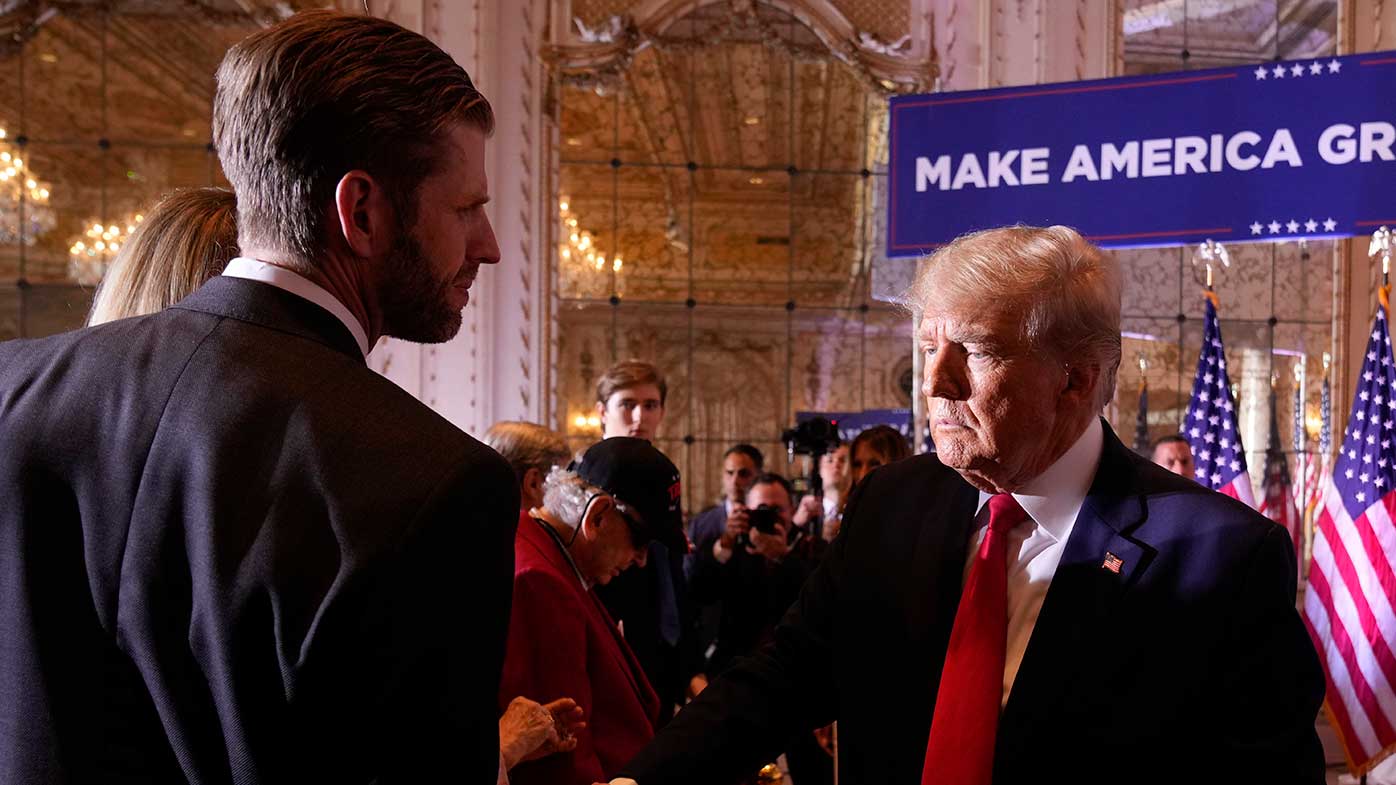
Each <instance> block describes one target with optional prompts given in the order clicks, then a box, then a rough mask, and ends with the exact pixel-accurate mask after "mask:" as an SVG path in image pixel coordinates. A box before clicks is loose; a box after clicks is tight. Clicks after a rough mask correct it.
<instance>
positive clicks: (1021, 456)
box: [917, 298, 1067, 493]
mask: <svg viewBox="0 0 1396 785" xmlns="http://www.w3.org/2000/svg"><path fill="white" fill-rule="evenodd" d="M1026 305H1027V304H1026V303H1022V302H1018V303H1014V302H1005V301H1003V300H1001V299H1000V300H997V301H992V302H978V303H974V304H963V303H950V304H946V303H940V302H936V301H935V298H933V299H932V301H931V302H929V303H928V304H927V306H926V310H925V315H924V316H923V317H922V319H921V324H920V326H919V327H918V329H917V344H918V347H919V350H920V351H921V352H922V353H923V357H924V375H923V379H922V386H921V391H922V394H924V395H925V396H926V399H927V411H928V414H929V420H930V424H931V438H932V439H933V440H934V441H935V445H936V454H937V456H938V457H939V458H940V461H941V463H944V464H945V465H947V466H949V467H950V468H952V469H955V470H956V471H958V472H959V473H960V474H961V476H963V477H964V478H965V479H966V480H967V481H968V482H969V483H970V484H971V485H974V486H975V487H977V488H979V489H980V490H983V491H988V492H990V493H1002V492H1008V491H1012V490H1015V489H1016V488H1018V487H1019V486H1021V485H1022V484H1023V483H1025V482H1027V481H1028V480H1030V479H1032V478H1033V477H1035V476H1037V475H1038V474H1040V473H1041V472H1042V471H1044V470H1045V469H1046V468H1047V467H1048V466H1049V465H1051V460H1053V459H1054V456H1052V455H1050V454H1048V453H1049V451H1050V449H1051V447H1050V446H1049V445H1048V444H1047V439H1048V435H1049V433H1050V432H1051V429H1052V425H1053V423H1054V422H1055V420H1056V419H1057V416H1058V404H1059V401H1060V396H1061V393H1062V392H1063V391H1064V389H1065V387H1066V383H1067V372H1066V368H1065V366H1064V365H1063V364H1062V363H1058V362H1054V361H1052V360H1050V359H1048V358H1047V357H1046V356H1045V355H1044V353H1043V352H1040V351H1036V350H1035V349H1034V348H1033V347H1032V346H1030V345H1029V343H1028V341H1027V339H1026V337H1025V336H1024V335H1023V331H1022V327H1021V324H1022V319H1023V314H1024V313H1026V312H1027V308H1026Z"/></svg>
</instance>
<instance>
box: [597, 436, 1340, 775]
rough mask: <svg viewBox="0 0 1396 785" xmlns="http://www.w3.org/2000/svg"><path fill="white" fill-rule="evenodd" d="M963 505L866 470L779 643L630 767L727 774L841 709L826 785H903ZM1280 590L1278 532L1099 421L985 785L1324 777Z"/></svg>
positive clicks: (942, 626)
mask: <svg viewBox="0 0 1396 785" xmlns="http://www.w3.org/2000/svg"><path fill="white" fill-rule="evenodd" d="M977 501H978V492H977V491H976V490H975V489H974V488H973V487H971V486H970V485H968V484H966V483H965V482H964V481H963V480H961V479H960V477H959V475H958V474H956V473H955V472H953V471H951V470H950V469H947V468H945V467H944V466H942V465H941V464H940V463H939V461H938V460H937V459H936V458H935V456H933V455H926V456H920V457H916V458H912V459H909V460H906V461H901V462H898V463H894V464H891V465H889V466H886V467H883V468H881V469H878V470H877V471H875V472H873V473H872V474H871V475H869V477H868V478H867V479H866V480H865V481H864V482H863V483H862V484H861V486H860V489H859V490H858V491H857V492H855V494H854V496H853V498H852V499H851V500H850V503H849V507H848V510H847V514H846V515H845V517H844V523H843V529H842V532H841V533H840V536H839V537H838V539H837V540H836V541H835V542H834V543H833V544H832V546H831V547H830V550H829V553H828V555H827V556H826V557H825V560H824V562H823V563H822V564H821V565H820V567H819V569H818V570H816V571H815V573H814V575H812V576H811V578H810V580H809V582H808V583H807V584H806V586H805V589H804V591H803V593H802V594H801V597H800V599H799V601H798V602H796V603H795V605H794V606H792V607H791V609H790V611H789V613H788V614H787V615H786V617H785V619H784V620H783V621H782V623H781V625H780V626H779V627H778V628H777V630H776V635H775V641H774V643H773V644H771V645H770V646H767V647H766V648H765V649H763V650H762V651H761V652H760V653H759V654H758V655H757V656H755V657H751V658H748V659H746V660H744V661H742V662H740V663H738V664H737V665H736V666H734V667H733V668H732V669H731V670H729V671H728V672H727V674H725V675H724V676H723V677H722V678H720V679H718V680H717V681H716V682H715V683H714V684H713V685H712V686H710V687H709V688H708V689H707V691H705V692H704V693H703V695H702V696H700V697H699V699H698V700H696V701H694V702H693V703H690V704H689V705H688V706H687V707H686V708H685V709H684V711H682V712H681V713H680V714H679V716H678V717H676V718H675V719H674V721H673V722H672V723H671V724H670V725H669V727H668V728H666V729H665V730H664V731H663V732H661V733H660V734H659V736H658V737H657V738H656V739H655V741H654V742H653V743H652V744H651V745H650V746H649V747H648V748H646V749H645V751H644V752H642V753H641V754H640V755H639V756H638V757H637V758H636V759H635V760H634V761H632V762H631V763H630V764H628V765H627V766H626V768H625V770H624V774H625V776H630V777H634V778H635V779H636V780H637V781H638V782H639V783H640V785H685V784H686V783H694V784H695V785H697V784H698V783H705V784H707V785H719V784H720V783H730V782H735V781H736V780H737V779H739V778H740V777H741V776H742V775H744V774H746V773H747V772H750V771H751V770H753V769H754V768H755V767H756V766H757V765H759V764H760V762H762V761H768V760H771V759H772V758H773V757H774V755H775V753H776V752H777V751H778V747H779V746H780V744H781V743H782V742H783V741H784V740H785V739H786V738H788V737H789V734H790V733H791V732H792V730H795V729H799V728H813V727H816V726H819V725H822V724H824V723H827V722H829V721H830V720H834V719H837V720H838V721H839V741H840V761H839V762H840V768H841V779H842V781H844V782H852V783H897V784H898V785H911V784H913V783H918V782H920V777H921V768H922V762H923V759H924V755H925V749H926V740H927V736H928V734H929V730H930V724H931V714H932V711H933V709H934V702H935V695H936V690H937V688H938V686H939V680H940V672H941V668H942V666H943V664H944V658H945V648H946V644H947V642H948V640H949V637H950V630H951V626H952V625H953V623H954V616H955V610H956V607H957V605H958V603H959V598H960V590H961V582H962V580H963V575H964V567H965V560H966V558H967V555H968V551H967V548H968V544H969V538H970V533H971V527H972V525H973V524H972V522H973V518H974V514H975V511H976V506H977V504H976V502H977ZM1107 553H1111V554H1114V555H1115V556H1117V557H1119V558H1120V559H1122V560H1123V566H1122V567H1121V569H1120V571H1119V573H1118V574H1116V573H1114V572H1111V571H1110V570H1107V569H1103V568H1102V563H1103V561H1104V560H1105V557H1106V554H1107ZM1294 595H1295V574H1294V558H1293V555H1292V551H1291V546H1290V542H1289V538H1288V536H1287V535H1286V533H1285V531H1284V529H1282V528H1280V527H1278V526H1276V525H1275V524H1273V523H1271V522H1270V521H1269V520H1267V519H1265V518H1263V517H1261V516H1260V515H1259V514H1257V513H1256V512H1254V511H1253V510H1251V509H1249V508H1247V507H1245V506H1243V505H1241V504H1240V503H1238V502H1236V501H1235V500H1233V499H1229V498H1226V497H1223V496H1221V495H1220V494H1217V493H1214V492H1212V491H1210V490H1207V489H1206V488H1203V487H1202V486H1200V485H1197V484H1196V483H1194V482H1191V481H1190V480H1187V479H1183V478H1180V477H1177V476H1175V475H1173V474H1169V473H1168V472H1166V471H1164V470H1163V469H1161V468H1159V467H1157V466H1154V465H1153V464H1151V463H1149V462H1147V461H1145V460H1143V459H1141V458H1139V457H1138V456H1136V455H1134V454H1133V453H1132V452H1130V451H1129V450H1127V449H1126V448H1125V447H1124V446H1123V445H1121V444H1120V442H1119V440H1118V439H1117V438H1115V436H1114V434H1113V433H1112V432H1111V431H1110V430H1109V428H1108V427H1107V428H1106V437H1105V447H1104V451H1103V454H1102V457H1101V463H1100V468H1099V470H1098V471H1097V474H1096V477H1095V479H1094V482H1093V484H1092V486H1091V489H1090V492H1089V495H1088V497H1087V499H1086V502H1085V504H1084V506H1083V508H1082V510H1081V513H1080V515H1079V517H1078V518H1077V520H1076V524H1075V527H1074V528H1073V530H1072V532H1071V536H1070V538H1069V539H1068V541H1067V544H1066V546H1065V550H1064V553H1063V554H1062V559H1061V563H1060V566H1059V567H1058V568H1057V572H1056V575H1055V577H1054V578H1053V580H1052V585H1051V588H1050V589H1049V591H1048V593H1047V596H1046V599H1045V600H1044V602H1043V606H1042V611H1041V615H1040V616H1039V617H1038V619H1037V623H1036V626H1035V628H1034V630H1033V634H1032V638H1031V640H1030V641H1029V644H1028V648H1027V651H1026V654H1025V656H1024V659H1023V662H1022V666H1021V668H1020V669H1019V671H1018V674H1017V678H1016V680H1015V683H1014V685H1013V691H1012V693H1011V695H1010V698H1009V700H1008V704H1007V706H1006V707H1005V709H1004V712H1003V715H1002V718H1001V719H1000V722H999V729H998V737H997V753H996V761H995V771H994V781H995V782H996V783H1023V782H1130V783H1136V782H1168V783H1180V782H1187V783H1196V782H1213V781H1216V782H1257V783H1260V782H1263V783H1267V784H1272V783H1313V784H1314V785H1318V784H1319V783H1322V782H1323V781H1324V770H1323V768H1324V767H1323V756H1322V751H1321V748H1320V746H1319V742H1318V738H1317V736H1316V734H1315V732H1314V720H1315V716H1316V714H1317V711H1318V707H1319V704H1320V702H1321V700H1322V697H1323V687H1324V683H1323V677H1322V674H1321V672H1320V670H1319V665H1318V660H1317V657H1316V655H1315V653H1314V651H1313V648H1312V645H1311V644H1310V642H1309V639H1308V636H1307V634H1306V633H1305V631H1304V628H1303V625H1302V624H1301V622H1300V620H1299V617H1298V614H1297V613H1296V612H1295V608H1294Z"/></svg>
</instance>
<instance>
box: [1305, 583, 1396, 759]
mask: <svg viewBox="0 0 1396 785" xmlns="http://www.w3.org/2000/svg"><path fill="white" fill-rule="evenodd" d="M1309 590H1310V591H1313V592H1316V595H1317V596H1318V598H1319V601H1320V602H1322V603H1323V605H1324V606H1325V607H1328V608H1331V607H1333V595H1332V593H1331V592H1330V591H1329V584H1328V579H1327V577H1326V576H1325V575H1324V574H1323V572H1322V571H1321V570H1315V571H1313V572H1311V573H1309ZM1328 620H1329V621H1330V622H1332V618H1331V617H1329V618H1328ZM1326 632H1327V633H1328V635H1327V637H1328V640H1330V641H1331V642H1332V647H1331V649H1336V653H1337V654H1338V657H1336V658H1335V657H1332V656H1330V657H1328V663H1327V664H1328V670H1329V672H1331V673H1332V674H1333V676H1334V680H1335V681H1339V682H1346V684H1340V686H1343V687H1346V689H1342V690H1341V691H1340V692H1339V695H1340V696H1341V697H1342V699H1343V701H1344V703H1345V704H1347V707H1348V711H1349V714H1350V715H1352V716H1353V718H1360V719H1361V723H1360V724H1362V725H1366V726H1367V730H1369V731H1370V732H1371V734H1372V736H1371V737H1370V739H1368V738H1363V739H1361V743H1362V747H1363V749H1362V750H1361V752H1362V757H1364V758H1365V757H1370V756H1371V755H1372V754H1374V753H1375V752H1376V751H1377V750H1379V749H1381V742H1380V739H1384V738H1390V737H1391V733H1392V730H1391V724H1390V722H1389V721H1388V720H1387V718H1386V715H1385V714H1384V713H1383V712H1382V711H1381V710H1380V708H1379V707H1378V704H1377V699H1376V697H1375V696H1374V695H1373V694H1372V688H1371V686H1370V685H1369V684H1368V682H1367V679H1366V677H1365V676H1364V675H1363V673H1362V671H1361V669H1360V668H1359V667H1358V665H1357V657H1356V656H1355V653H1354V652H1353V647H1352V639H1351V638H1350V637H1349V636H1348V632H1347V629H1346V628H1345V627H1344V626H1343V624H1342V621H1341V620H1338V623H1336V624H1333V623H1330V624H1329V625H1328V630H1327V631H1326ZM1330 651H1331V650H1330ZM1338 664H1341V666H1342V667H1341V668H1338V667H1335V666H1336V665H1338ZM1359 730H1360V728H1359ZM1364 737H1365V734H1364Z"/></svg>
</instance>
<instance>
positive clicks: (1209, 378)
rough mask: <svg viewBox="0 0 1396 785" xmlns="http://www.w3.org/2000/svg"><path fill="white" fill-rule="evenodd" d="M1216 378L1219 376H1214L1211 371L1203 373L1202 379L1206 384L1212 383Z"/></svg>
mask: <svg viewBox="0 0 1396 785" xmlns="http://www.w3.org/2000/svg"><path fill="white" fill-rule="evenodd" d="M1216 378H1217V377H1215V376H1213V375H1212V374H1210V373H1204V374H1202V381H1203V382H1204V383H1205V384H1211V383H1212V382H1213V381H1214V380H1215V379H1216Z"/></svg>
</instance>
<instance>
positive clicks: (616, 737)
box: [499, 513, 659, 785]
mask: <svg viewBox="0 0 1396 785" xmlns="http://www.w3.org/2000/svg"><path fill="white" fill-rule="evenodd" d="M519 695H522V696H524V697H525V698H529V699H530V700H535V701H538V702H539V703H547V702H549V701H553V700H557V699H558V698H572V699H573V700H575V701H577V703H578V704H579V705H580V706H581V707H582V708H583V709H585V710H586V722H587V727H586V729H585V730H583V731H582V732H581V733H580V735H579V737H578V739H577V749H575V750H573V751H572V752H570V753H567V754H563V755H554V756H552V757H549V758H544V759H542V760H538V761H532V762H530V763H524V764H520V765H519V766H517V767H515V768H514V770H513V771H511V772H509V781H510V782H511V783H513V785H530V784H531V783H536V784H537V785H573V783H575V784H576V785H591V783H593V782H606V781H607V780H610V779H611V777H612V775H614V774H615V773H616V772H617V771H619V770H620V767H621V766H623V765H625V764H626V763H628V762H629V761H630V759H631V758H633V757H635V755H636V754H637V753H639V752H640V750H641V749H642V748H643V747H644V746H645V745H646V744H648V743H649V741H650V739H651V738H653V737H654V726H655V722H656V721H657V720H658V717H659V698H658V697H656V696H655V693H654V690H653V689H651V688H650V684H649V681H648V680H646V679H645V674H644V672H643V671H642V670H641V669H640V664H639V662H638V661H637V660H636V659H635V655H634V654H633V653H632V652H631V651H630V646H628V645H627V644H626V642H625V639H624V638H623V637H621V634H620V630H619V629H617V628H616V623H615V622H614V621H612V620H611V616H610V614H608V613H607V612H606V608H605V607H604V606H602V604H601V601H600V600H599V599H597V597H596V594H595V592H591V591H586V590H584V589H583V588H582V585H581V582H580V581H579V580H578V578H577V574H576V572H574V571H573V569H572V566H571V564H569V563H568V561H567V559H566V557H564V556H563V555H562V552H561V551H559V550H558V547H557V544H556V543H555V542H554V541H553V539H552V538H551V537H549V536H548V534H547V532H545V531H543V528H542V527H541V526H539V525H538V523H537V522H536V521H534V520H533V519H532V518H530V517H529V516H528V514H527V513H524V514H523V515H522V516H521V517H520V518H519V528H518V533H517V534H516V535H515V537H514V604H513V611H512V615H511V617H510V619H509V644H508V648H507V650H506V653H505V656H504V675H503V678H502V679H501V680H500V684H499V707H500V711H501V712H502V711H503V709H504V707H505V706H507V705H509V701H511V700H513V699H514V698H515V697H517V696H519Z"/></svg>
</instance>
